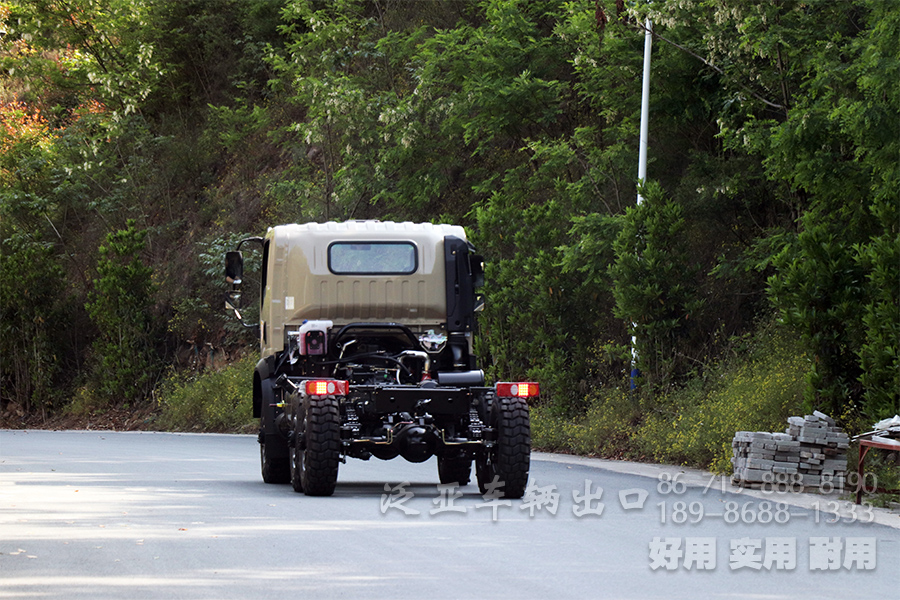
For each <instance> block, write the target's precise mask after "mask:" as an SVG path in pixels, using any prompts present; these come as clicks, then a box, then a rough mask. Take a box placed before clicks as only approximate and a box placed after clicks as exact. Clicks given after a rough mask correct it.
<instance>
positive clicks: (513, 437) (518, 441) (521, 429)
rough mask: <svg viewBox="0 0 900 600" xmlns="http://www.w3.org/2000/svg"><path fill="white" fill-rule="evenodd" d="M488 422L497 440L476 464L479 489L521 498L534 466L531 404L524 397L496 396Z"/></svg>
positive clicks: (506, 496) (485, 492)
mask: <svg viewBox="0 0 900 600" xmlns="http://www.w3.org/2000/svg"><path fill="white" fill-rule="evenodd" d="M489 425H490V426H491V427H493V428H494V430H495V431H496V433H497V439H496V442H495V443H494V446H493V447H492V448H491V449H490V450H488V451H487V452H486V453H485V454H484V455H483V456H481V457H479V458H478V460H477V461H476V463H475V469H476V475H477V478H478V488H479V490H481V493H482V494H487V493H489V492H492V493H497V492H499V495H500V496H501V497H503V498H513V499H516V498H521V497H522V496H524V495H525V488H526V486H527V485H528V471H529V469H530V467H531V422H530V419H529V416H528V403H527V402H526V401H525V399H524V398H494V401H493V403H492V404H491V412H490V418H489ZM500 484H502V485H500Z"/></svg>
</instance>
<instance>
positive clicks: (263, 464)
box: [259, 433, 291, 483]
mask: <svg viewBox="0 0 900 600" xmlns="http://www.w3.org/2000/svg"><path fill="white" fill-rule="evenodd" d="M259 440H260V441H259V465H260V471H261V472H262V479H263V481H264V482H266V483H287V482H288V481H290V479H291V466H290V462H289V459H288V458H286V457H283V456H272V455H271V454H269V453H267V452H266V435H265V433H260V435H259Z"/></svg>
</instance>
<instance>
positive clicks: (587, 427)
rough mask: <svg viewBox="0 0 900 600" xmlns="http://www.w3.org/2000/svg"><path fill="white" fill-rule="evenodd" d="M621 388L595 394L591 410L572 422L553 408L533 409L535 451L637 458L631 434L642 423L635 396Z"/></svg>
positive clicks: (550, 406)
mask: <svg viewBox="0 0 900 600" xmlns="http://www.w3.org/2000/svg"><path fill="white" fill-rule="evenodd" d="M627 390H628V385H627V382H625V384H624V385H623V386H621V387H617V388H610V389H603V390H601V391H599V392H595V394H594V396H593V397H592V398H591V399H590V400H589V408H588V409H587V411H586V412H585V413H584V414H583V415H582V416H581V417H580V418H576V419H572V418H571V417H570V416H568V415H567V414H560V413H559V411H558V410H554V407H553V406H552V405H549V406H548V405H539V406H535V407H533V408H532V409H531V437H532V443H533V445H534V447H535V448H537V449H540V450H544V451H550V452H564V453H574V454H580V455H586V456H603V457H608V458H636V456H635V455H634V454H633V450H634V445H633V443H632V441H631V435H632V433H633V431H634V427H635V424H636V423H638V422H639V416H640V411H639V408H638V405H637V403H636V399H635V398H636V397H635V396H634V395H632V394H630V393H629V392H628V391H627Z"/></svg>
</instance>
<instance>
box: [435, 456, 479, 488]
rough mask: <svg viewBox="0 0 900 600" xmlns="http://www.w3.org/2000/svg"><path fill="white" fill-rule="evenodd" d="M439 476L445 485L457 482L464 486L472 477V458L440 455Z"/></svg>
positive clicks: (438, 462)
mask: <svg viewBox="0 0 900 600" xmlns="http://www.w3.org/2000/svg"><path fill="white" fill-rule="evenodd" d="M437 464H438V477H439V478H440V480H441V483H442V484H444V485H447V484H450V483H455V484H456V485H458V486H460V487H462V486H464V485H466V484H467V483H469V481H470V480H471V478H472V459H471V458H444V457H443V456H438V459H437Z"/></svg>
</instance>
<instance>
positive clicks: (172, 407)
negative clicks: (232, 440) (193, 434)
mask: <svg viewBox="0 0 900 600" xmlns="http://www.w3.org/2000/svg"><path fill="white" fill-rule="evenodd" d="M255 365H256V360H255V359H254V358H253V357H252V356H247V357H245V358H243V359H241V360H240V361H238V362H235V363H233V364H231V365H229V366H227V367H225V368H224V369H222V370H220V371H205V372H202V373H190V374H187V375H185V374H177V373H176V374H172V375H170V376H169V377H168V378H166V380H165V381H164V382H163V384H162V385H161V386H160V388H159V390H158V391H157V400H158V402H159V406H160V409H161V415H160V419H159V424H160V427H161V428H162V429H165V430H170V431H189V430H201V431H220V432H224V431H249V430H252V428H253V427H254V420H253V418H252V395H253V394H252V385H251V382H252V381H253V368H254V366H255Z"/></svg>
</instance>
